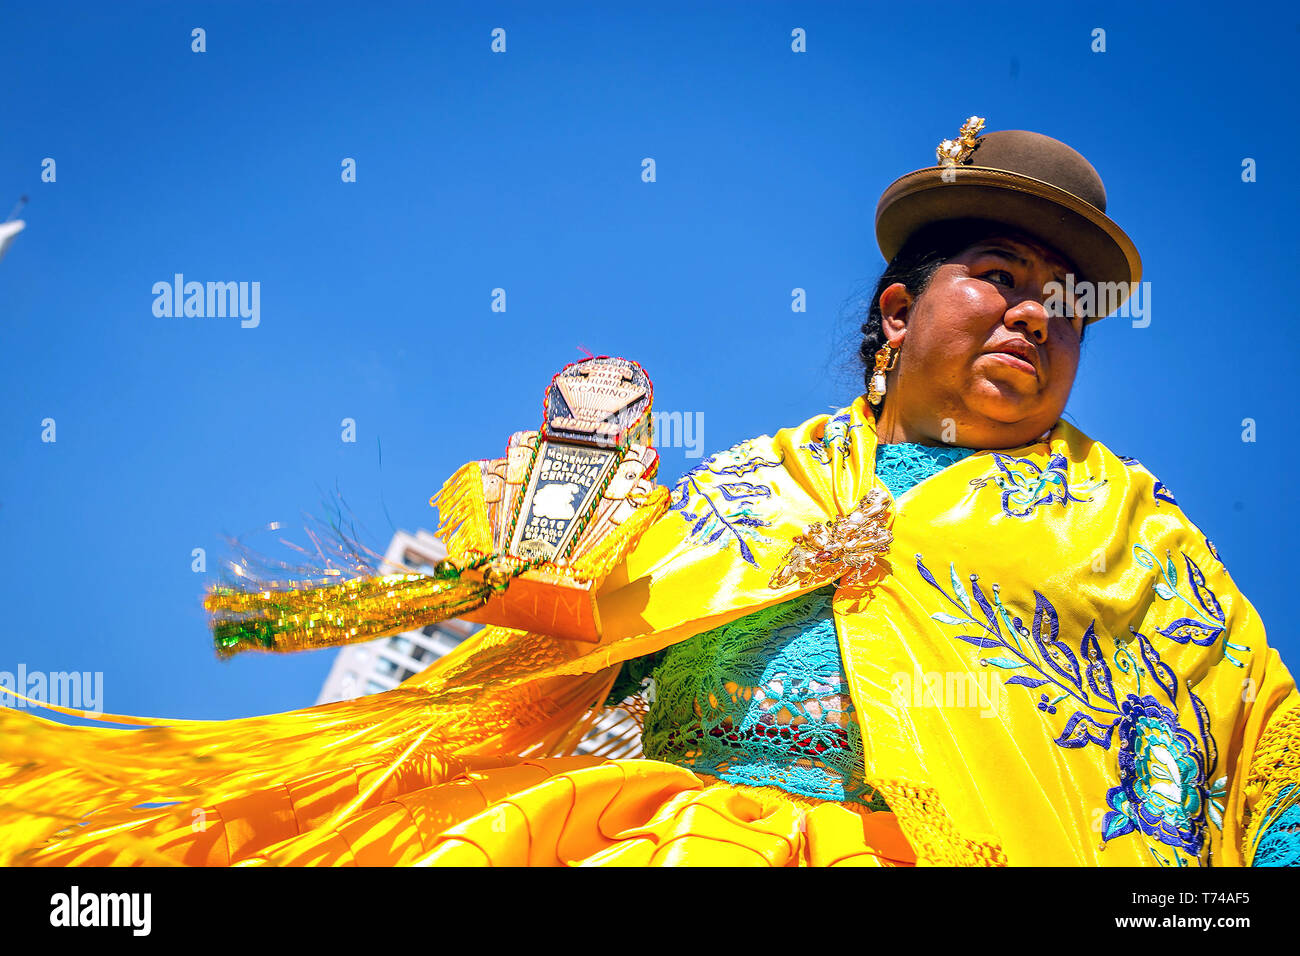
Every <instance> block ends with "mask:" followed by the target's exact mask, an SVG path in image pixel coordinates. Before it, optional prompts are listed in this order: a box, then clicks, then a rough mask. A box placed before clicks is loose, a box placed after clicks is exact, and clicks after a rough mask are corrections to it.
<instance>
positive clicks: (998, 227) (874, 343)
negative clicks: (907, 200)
mask: <svg viewBox="0 0 1300 956" xmlns="http://www.w3.org/2000/svg"><path fill="white" fill-rule="evenodd" d="M992 235H1002V236H1008V237H1011V238H1014V237H1016V236H1017V235H1023V233H1021V232H1020V230H1017V229H1014V228H1012V227H1010V226H1004V225H1002V224H1001V223H997V222H990V221H988V220H985V219H950V220H947V221H944V222H932V223H930V224H929V225H928V226H923V227H922V228H921V229H919V230H917V231H916V232H915V233H913V234H912V235H911V236H910V237H909V238H908V240H907V242H905V243H903V248H901V249H899V250H898V253H897V254H896V255H895V256H894V258H893V259H891V260H890V262H889V265H887V266H885V271H884V272H882V273H881V274H880V278H879V279H878V280H877V282H876V291H875V293H873V295H872V296H871V307H870V308H869V309H868V310H867V318H866V321H865V322H863V323H862V328H861V332H862V343H861V344H860V345H859V346H858V357H859V359H860V360H861V362H862V366H863V380H864V382H865V385H866V387H867V388H868V389H870V387H871V376H872V375H873V374H874V372H875V368H876V353H877V352H878V351H880V349H881V348H883V347H884V345H885V341H886V339H885V330H884V327H883V325H882V320H883V316H882V315H881V313H880V296H881V295H882V294H883V293H884V291H885V290H886V289H888V288H889V287H890V286H891V285H893V284H894V283H895V282H901V283H903V285H904V286H905V287H906V288H907V291H908V292H909V293H911V295H912V297H913V298H916V297H918V296H920V295H921V293H923V292H924V291H925V290H926V288H927V287H929V285H930V280H931V279H933V278H934V274H935V272H937V271H938V270H939V267H940V266H941V265H943V264H944V263H945V262H947V261H948V260H949V259H951V258H952V257H953V256H956V255H958V254H960V253H961V252H963V251H964V250H966V249H968V248H970V247H971V246H972V245H973V244H974V243H976V242H979V241H980V240H981V239H985V238H987V237H989V236H992ZM1025 238H1027V239H1029V240H1031V241H1033V242H1040V240H1037V239H1034V237H1032V236H1026V237H1025ZM1084 328H1086V324H1085V326H1084ZM1079 341H1080V342H1082V341H1083V331H1082V330H1081V331H1080V333H1079ZM888 400H889V399H888V396H886V398H885V401H888Z"/></svg>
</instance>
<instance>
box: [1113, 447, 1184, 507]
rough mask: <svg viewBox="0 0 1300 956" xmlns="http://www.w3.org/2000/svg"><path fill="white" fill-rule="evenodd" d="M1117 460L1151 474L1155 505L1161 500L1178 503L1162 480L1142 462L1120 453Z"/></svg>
mask: <svg viewBox="0 0 1300 956" xmlns="http://www.w3.org/2000/svg"><path fill="white" fill-rule="evenodd" d="M1119 460H1120V461H1122V462H1123V463H1124V464H1125V465H1127V466H1128V467H1130V468H1132V467H1137V468H1141V469H1142V470H1143V471H1145V472H1146V473H1147V474H1148V475H1150V476H1151V480H1152V481H1154V482H1155V487H1154V488H1153V489H1152V491H1151V495H1152V497H1153V498H1155V500H1156V505H1157V506H1159V504H1160V502H1162V501H1165V502H1168V503H1169V504H1171V505H1177V504H1178V502H1177V500H1175V498H1174V493H1173V492H1172V491H1170V490H1169V488H1168V487H1167V486H1166V485H1165V483H1164V482H1163V481H1161V480H1160V479H1159V478H1157V477H1156V475H1155V472H1153V471H1152V470H1151V469H1150V468H1148V467H1147V466H1146V465H1144V464H1142V462H1140V461H1138V460H1137V459H1136V458H1130V457H1128V456H1127V455H1120V456H1119Z"/></svg>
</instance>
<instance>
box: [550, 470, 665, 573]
mask: <svg viewBox="0 0 1300 956" xmlns="http://www.w3.org/2000/svg"><path fill="white" fill-rule="evenodd" d="M671 498H672V493H671V492H670V491H669V490H668V489H667V488H665V487H664V486H663V485H655V486H654V490H653V491H651V492H650V493H649V494H648V495H646V497H645V500H644V501H642V502H641V503H640V504H639V505H637V509H636V511H634V512H632V514H631V515H630V516H629V517H628V518H627V519H626V520H624V522H623V523H622V524H620V525H619V526H618V527H617V528H615V529H614V530H613V531H611V532H610V533H609V534H607V535H605V537H604V538H602V539H601V540H600V541H599V542H597V543H596V546H595V547H594V548H592V549H591V550H590V551H588V552H586V553H585V554H582V555H579V556H578V557H577V558H575V559H574V560H573V563H572V564H571V565H570V567H571V568H572V570H573V573H574V575H575V576H576V577H577V578H578V579H579V580H582V581H603V580H604V579H605V577H606V575H608V574H609V572H610V571H612V570H614V566H615V565H617V564H618V563H619V562H620V561H622V560H623V557H624V556H625V555H626V554H627V552H628V551H630V550H632V548H633V546H634V545H635V544H636V543H637V542H638V541H639V540H641V535H643V534H645V532H646V530H647V529H648V528H649V527H650V526H651V525H652V524H654V523H655V522H656V521H658V520H659V518H660V517H661V516H662V515H663V514H664V513H665V512H666V511H667V510H668V503H669V501H670V500H671Z"/></svg>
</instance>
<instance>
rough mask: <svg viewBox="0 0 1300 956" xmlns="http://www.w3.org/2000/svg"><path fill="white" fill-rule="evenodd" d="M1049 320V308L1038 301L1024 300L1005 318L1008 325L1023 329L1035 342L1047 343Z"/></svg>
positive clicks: (1013, 307) (1009, 310)
mask: <svg viewBox="0 0 1300 956" xmlns="http://www.w3.org/2000/svg"><path fill="white" fill-rule="evenodd" d="M1047 320H1048V315H1047V307H1046V306H1045V305H1043V303H1041V302H1039V301H1038V300H1036V299H1022V300H1021V301H1020V302H1017V303H1016V304H1015V305H1013V306H1012V307H1011V308H1009V309H1007V311H1006V314H1005V315H1004V316H1003V321H1004V322H1005V323H1006V324H1007V325H1009V326H1011V327H1012V328H1020V329H1023V330H1024V332H1025V333H1026V334H1028V335H1030V336H1032V337H1033V339H1034V341H1035V342H1045V341H1047Z"/></svg>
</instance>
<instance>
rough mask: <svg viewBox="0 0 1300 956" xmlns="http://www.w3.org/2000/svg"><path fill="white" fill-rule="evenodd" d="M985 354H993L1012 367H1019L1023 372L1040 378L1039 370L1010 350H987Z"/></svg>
mask: <svg viewBox="0 0 1300 956" xmlns="http://www.w3.org/2000/svg"><path fill="white" fill-rule="evenodd" d="M985 354H986V355H992V356H993V357H994V358H996V359H1000V360H1001V361H1003V362H1005V363H1006V364H1008V365H1010V366H1011V367H1012V368H1018V369H1020V370H1021V371H1022V372H1028V373H1029V374H1030V375H1032V376H1034V378H1038V370H1037V369H1036V368H1034V366H1033V365H1031V364H1030V363H1029V362H1026V361H1025V360H1024V359H1022V358H1021V357H1020V356H1019V355H1012V354H1011V353H1010V352H986V353H985Z"/></svg>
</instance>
